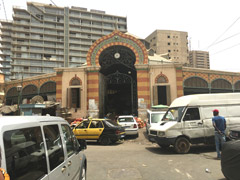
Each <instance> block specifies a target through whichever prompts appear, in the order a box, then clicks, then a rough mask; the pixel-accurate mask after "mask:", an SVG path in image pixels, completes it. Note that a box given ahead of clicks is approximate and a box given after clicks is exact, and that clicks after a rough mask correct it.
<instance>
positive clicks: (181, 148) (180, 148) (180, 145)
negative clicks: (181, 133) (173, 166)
mask: <svg viewBox="0 0 240 180" xmlns="http://www.w3.org/2000/svg"><path fill="white" fill-rule="evenodd" d="M174 149H175V151H176V152H177V153H179V154H186V153H188V152H189V150H190V142H189V141H188V139H186V138H184V137H180V138H177V140H176V142H175V144H174Z"/></svg>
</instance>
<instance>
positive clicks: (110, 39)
mask: <svg viewBox="0 0 240 180" xmlns="http://www.w3.org/2000/svg"><path fill="white" fill-rule="evenodd" d="M117 45H118V46H125V47H128V48H130V49H131V50H132V51H133V52H134V53H135V56H136V64H147V63H148V55H147V50H146V48H145V46H144V45H143V43H142V42H141V41H140V40H138V39H136V38H135V37H133V36H130V35H127V34H123V33H121V32H120V31H118V30H115V31H113V32H112V33H111V34H109V35H107V36H103V37H102V38H100V39H98V40H97V41H95V43H94V44H93V45H92V46H91V47H90V49H89V51H88V54H87V64H88V65H89V66H91V65H92V66H96V65H99V56H100V54H101V52H102V51H103V50H104V49H106V48H108V47H110V46H117Z"/></svg>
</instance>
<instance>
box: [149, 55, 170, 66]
mask: <svg viewBox="0 0 240 180" xmlns="http://www.w3.org/2000/svg"><path fill="white" fill-rule="evenodd" d="M163 56H166V54H153V56H150V55H148V59H149V61H151V62H149V63H150V64H159V63H173V62H172V61H171V60H169V59H166V58H165V57H163Z"/></svg>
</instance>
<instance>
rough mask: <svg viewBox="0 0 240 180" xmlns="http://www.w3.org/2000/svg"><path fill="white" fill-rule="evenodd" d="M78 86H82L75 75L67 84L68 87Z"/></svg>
mask: <svg viewBox="0 0 240 180" xmlns="http://www.w3.org/2000/svg"><path fill="white" fill-rule="evenodd" d="M80 85H82V81H81V79H80V78H79V77H77V75H75V77H73V78H72V79H71V80H70V82H69V86H80Z"/></svg>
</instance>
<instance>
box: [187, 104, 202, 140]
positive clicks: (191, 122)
mask: <svg viewBox="0 0 240 180" xmlns="http://www.w3.org/2000/svg"><path fill="white" fill-rule="evenodd" d="M183 135H186V136H188V137H189V138H190V139H191V143H192V144H197V143H204V142H205V140H204V139H205V134H204V126H203V122H202V120H201V118H200V113H199V108H198V107H189V108H187V109H186V113H185V115H184V117H183Z"/></svg>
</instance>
